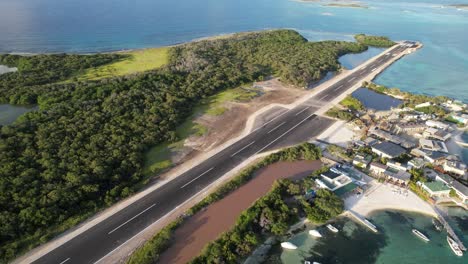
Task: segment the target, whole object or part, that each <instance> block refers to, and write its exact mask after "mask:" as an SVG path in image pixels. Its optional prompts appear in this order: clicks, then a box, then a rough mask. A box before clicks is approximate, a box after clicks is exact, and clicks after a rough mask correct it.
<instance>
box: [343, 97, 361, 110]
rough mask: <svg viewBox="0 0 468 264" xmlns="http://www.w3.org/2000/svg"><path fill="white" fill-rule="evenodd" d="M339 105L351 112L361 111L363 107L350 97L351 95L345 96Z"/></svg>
mask: <svg viewBox="0 0 468 264" xmlns="http://www.w3.org/2000/svg"><path fill="white" fill-rule="evenodd" d="M340 104H341V105H342V106H344V107H347V108H349V109H351V110H363V109H364V105H363V104H362V103H361V101H359V100H358V99H356V98H354V97H352V96H351V95H348V96H346V98H345V99H343V100H342V101H341V102H340Z"/></svg>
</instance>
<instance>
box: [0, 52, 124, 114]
mask: <svg viewBox="0 0 468 264" xmlns="http://www.w3.org/2000/svg"><path fill="white" fill-rule="evenodd" d="M124 58H125V56H124V55H117V54H96V55H65V54H54V55H35V56H28V57H24V56H20V55H10V54H4V55H2V54H0V64H3V65H7V66H9V67H17V68H18V71H17V72H10V73H6V74H2V75H1V76H0V102H2V103H10V104H18V105H32V104H36V103H37V102H38V97H39V96H40V95H42V94H43V93H44V92H46V90H48V89H47V88H45V87H43V86H42V85H44V84H50V83H55V82H59V81H64V80H67V79H68V78H71V77H72V76H73V75H75V74H78V73H80V72H84V71H85V70H86V69H90V68H92V67H97V66H100V65H104V64H108V63H111V62H114V61H118V60H121V59H124Z"/></svg>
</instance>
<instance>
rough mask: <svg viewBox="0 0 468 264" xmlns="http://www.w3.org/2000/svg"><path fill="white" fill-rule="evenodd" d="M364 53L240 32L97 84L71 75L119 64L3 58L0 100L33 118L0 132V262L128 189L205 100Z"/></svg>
mask: <svg viewBox="0 0 468 264" xmlns="http://www.w3.org/2000/svg"><path fill="white" fill-rule="evenodd" d="M366 48H367V47H366V46H364V45H362V44H359V43H350V42H343V41H323V42H308V41H307V40H306V39H305V38H303V37H302V36H301V35H300V34H298V33H297V32H295V31H292V30H275V31H266V32H256V33H248V34H239V35H233V36H231V37H229V38H222V39H216V40H210V41H199V42H194V43H189V44H185V45H180V46H176V47H171V48H170V49H169V51H168V62H167V64H166V65H164V66H162V67H161V68H159V69H155V70H152V71H148V72H144V73H142V74H139V75H135V76H129V77H114V78H106V79H100V80H97V81H88V80H86V81H76V79H77V78H75V80H74V79H73V78H72V77H74V76H75V77H76V76H79V73H80V72H82V71H84V70H86V69H89V68H91V67H97V66H100V65H104V64H109V63H112V62H115V61H116V60H120V59H123V58H125V56H124V55H118V54H98V55H40V56H31V57H21V56H15V55H2V56H1V62H2V64H6V65H8V66H10V67H18V69H19V70H18V72H12V73H7V74H2V75H1V76H0V102H9V103H12V104H39V107H40V110H39V111H34V112H30V113H27V114H25V115H23V116H21V117H20V118H19V119H18V120H17V121H16V122H15V123H13V124H12V125H8V126H3V127H1V129H0V194H1V195H0V208H1V218H0V226H2V228H1V229H0V259H1V260H2V261H8V260H9V259H11V258H13V257H15V256H16V255H17V254H19V253H21V252H22V251H24V250H26V249H29V248H31V247H34V246H37V245H38V244H40V243H44V242H45V241H47V240H49V239H50V238H52V237H54V236H55V235H57V234H58V232H61V231H63V230H64V229H66V228H69V227H71V226H73V225H74V224H76V223H79V222H80V221H82V220H83V219H85V218H86V217H88V216H89V215H91V214H93V213H95V212H97V211H98V210H101V209H102V208H103V207H106V206H110V205H112V204H114V203H115V202H116V201H119V200H120V199H122V198H125V197H128V196H129V195H131V194H132V193H134V192H135V191H137V190H138V188H140V187H141V184H142V182H144V181H145V180H147V175H145V174H144V161H145V156H144V153H146V151H148V149H149V147H150V146H156V145H158V144H160V143H164V142H169V143H173V142H177V141H178V140H179V138H178V131H176V129H177V127H178V126H179V125H180V124H181V123H183V122H184V121H185V120H186V119H187V118H188V117H190V115H191V114H192V111H193V109H194V107H195V106H196V105H197V104H198V102H200V100H202V99H203V98H206V97H208V96H211V95H213V94H215V93H217V92H220V91H222V90H225V89H228V88H234V87H239V86H241V85H243V84H246V83H251V82H253V81H255V80H259V79H262V78H264V77H267V76H271V75H276V76H278V77H279V78H281V80H282V81H284V82H287V83H290V84H295V85H300V86H305V85H306V84H308V83H309V82H311V81H315V80H318V79H320V78H321V77H322V76H324V75H325V74H326V73H327V72H328V71H335V70H337V69H338V68H339V64H338V61H337V58H338V57H339V56H340V55H343V54H346V53H349V52H360V51H363V50H365V49H366ZM70 78H72V80H71V81H69V82H65V81H66V80H70ZM198 131H200V132H199V133H203V128H201V127H198ZM164 165H167V163H166V164H163V166H160V167H164Z"/></svg>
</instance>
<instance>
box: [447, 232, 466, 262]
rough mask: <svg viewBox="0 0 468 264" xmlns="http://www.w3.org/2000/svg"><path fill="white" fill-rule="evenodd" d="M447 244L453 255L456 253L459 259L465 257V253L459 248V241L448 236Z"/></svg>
mask: <svg viewBox="0 0 468 264" xmlns="http://www.w3.org/2000/svg"><path fill="white" fill-rule="evenodd" d="M447 242H448V244H449V246H450V248H451V249H452V251H453V253H455V255H457V256H459V257H462V256H463V251H462V250H461V249H460V246H458V243H457V241H455V240H453V238H451V237H449V236H447Z"/></svg>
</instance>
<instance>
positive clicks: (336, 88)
mask: <svg viewBox="0 0 468 264" xmlns="http://www.w3.org/2000/svg"><path fill="white" fill-rule="evenodd" d="M341 87H343V85H340V86H338V87H335V88H333V91H336V90H338V89H340V88H341Z"/></svg>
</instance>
